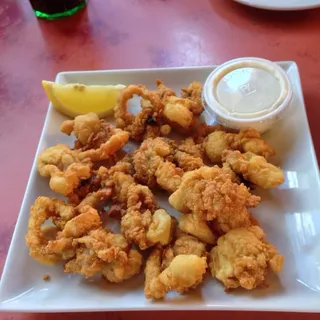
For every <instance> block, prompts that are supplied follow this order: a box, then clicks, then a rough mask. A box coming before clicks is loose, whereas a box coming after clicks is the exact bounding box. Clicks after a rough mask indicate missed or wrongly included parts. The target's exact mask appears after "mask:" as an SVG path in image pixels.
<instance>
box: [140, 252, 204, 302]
mask: <svg viewBox="0 0 320 320" xmlns="http://www.w3.org/2000/svg"><path fill="white" fill-rule="evenodd" d="M162 253H163V249H162V248H159V247H158V248H154V249H153V250H152V252H151V254H150V256H149V258H148V260H147V263H146V267H145V270H144V272H145V288H144V293H145V296H146V298H147V299H151V298H153V299H161V298H164V297H165V295H166V294H167V292H168V291H170V290H174V291H177V292H178V293H184V292H187V291H189V290H191V289H194V288H195V287H196V286H197V285H198V284H200V283H201V282H202V280H203V276H204V274H205V272H206V269H207V262H206V258H205V257H202V258H201V257H198V256H197V255H193V254H179V255H177V256H176V257H174V258H173V260H172V261H171V263H170V264H169V266H168V267H166V268H165V269H164V270H162V268H161V262H162V261H161V260H162V259H161V258H162Z"/></svg>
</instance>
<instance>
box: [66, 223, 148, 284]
mask: <svg viewBox="0 0 320 320" xmlns="http://www.w3.org/2000/svg"><path fill="white" fill-rule="evenodd" d="M73 243H74V244H76V245H80V247H79V249H77V251H76V256H75V258H73V259H72V260H70V261H69V262H67V263H66V265H65V272H68V273H80V274H83V275H85V276H86V277H91V276H93V275H95V274H97V273H101V274H102V275H103V276H104V277H105V278H106V279H107V280H108V281H110V282H122V281H124V280H126V279H129V278H131V277H132V276H134V275H135V274H137V273H138V272H139V271H140V267H141V264H142V256H141V254H140V253H138V252H137V251H136V250H133V249H130V248H129V244H128V242H127V241H126V239H125V238H124V237H123V236H122V235H120V234H114V233H112V232H111V231H110V230H107V229H102V228H100V229H96V230H92V231H91V232H89V233H88V234H87V235H86V236H84V237H82V238H79V239H75V240H74V241H73Z"/></svg>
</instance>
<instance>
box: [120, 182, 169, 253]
mask: <svg viewBox="0 0 320 320" xmlns="http://www.w3.org/2000/svg"><path fill="white" fill-rule="evenodd" d="M171 224H172V221H171V217H170V216H169V214H168V213H167V212H166V211H165V210H164V209H158V210H157V204H156V202H155V199H154V196H153V194H152V192H151V190H150V189H149V188H148V187H146V186H143V185H140V184H131V185H130V186H129V188H128V201H127V209H126V213H125V214H124V216H123V217H122V219H121V233H122V234H123V235H124V236H125V238H126V239H127V240H128V241H130V242H132V243H134V244H137V245H138V246H139V248H140V249H142V250H144V249H146V248H148V247H150V246H153V245H155V244H158V243H160V244H161V245H166V244H168V243H169V242H170V240H171V230H172V228H171Z"/></svg>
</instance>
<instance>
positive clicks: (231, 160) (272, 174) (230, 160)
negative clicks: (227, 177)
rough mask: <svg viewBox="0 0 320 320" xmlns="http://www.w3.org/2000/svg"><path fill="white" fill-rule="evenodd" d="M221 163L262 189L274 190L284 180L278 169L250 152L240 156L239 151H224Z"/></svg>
mask: <svg viewBox="0 0 320 320" xmlns="http://www.w3.org/2000/svg"><path fill="white" fill-rule="evenodd" d="M222 161H224V162H226V163H227V164H229V165H230V167H231V169H232V170H234V171H235V172H236V173H238V174H241V175H242V176H243V178H244V179H246V180H248V181H250V182H252V183H254V184H255V185H257V186H259V187H261V188H264V189H270V188H275V187H277V186H279V185H280V184H282V183H283V182H284V179H285V178H284V173H283V171H282V170H281V169H280V168H278V167H276V166H274V165H273V164H271V163H269V162H268V161H267V160H266V159H265V158H264V157H262V156H257V155H256V154H254V153H252V152H246V153H243V154H241V152H240V151H231V150H225V151H224V152H223V153H222Z"/></svg>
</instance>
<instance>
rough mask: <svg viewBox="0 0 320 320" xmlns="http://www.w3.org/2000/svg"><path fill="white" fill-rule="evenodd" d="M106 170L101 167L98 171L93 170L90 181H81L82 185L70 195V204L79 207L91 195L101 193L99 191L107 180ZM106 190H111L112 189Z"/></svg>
mask: <svg viewBox="0 0 320 320" xmlns="http://www.w3.org/2000/svg"><path fill="white" fill-rule="evenodd" d="M104 169H105V170H107V169H106V168H104V167H100V168H99V169H98V170H93V171H92V174H91V177H90V178H89V179H86V180H81V182H80V184H79V185H78V186H77V187H76V188H75V189H73V191H72V193H70V194H68V196H67V197H68V202H69V203H71V204H75V205H78V204H79V203H81V202H82V201H83V200H84V199H85V198H86V197H87V196H88V195H89V194H92V193H96V192H99V190H100V189H102V188H103V186H102V184H103V183H102V181H103V179H105V177H104V173H103V171H104ZM106 189H109V190H111V189H110V188H106ZM98 194H99V193H98Z"/></svg>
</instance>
